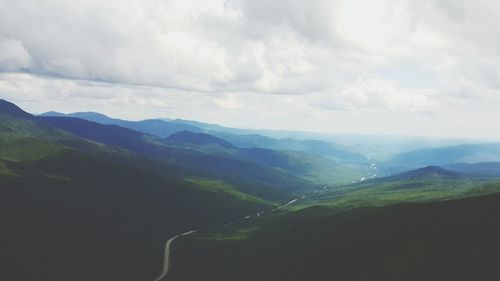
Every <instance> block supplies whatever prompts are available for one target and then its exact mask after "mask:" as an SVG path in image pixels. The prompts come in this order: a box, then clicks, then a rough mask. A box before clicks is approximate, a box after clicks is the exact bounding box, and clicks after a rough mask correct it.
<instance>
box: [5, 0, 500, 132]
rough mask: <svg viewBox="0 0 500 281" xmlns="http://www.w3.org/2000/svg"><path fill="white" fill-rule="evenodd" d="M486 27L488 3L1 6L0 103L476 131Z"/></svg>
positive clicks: (483, 88) (488, 88)
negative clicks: (376, 122)
mask: <svg viewBox="0 0 500 281" xmlns="http://www.w3.org/2000/svg"><path fill="white" fill-rule="evenodd" d="M496 26H500V3H498V1H488V0H479V1H474V2H472V1H462V0H457V1H438V0H424V1H416V0H398V1H396V0H372V1H362V0H349V1H347V0H344V1H327V0H311V1H307V2H305V1H299V0H273V1H266V0H225V1H224V0H207V1H194V0H185V1H171V0H164V1H156V0H141V1H139V0H122V1H95V0H86V1H62V0H49V1H43V2H41V1H35V0H16V1H13V0H0V72H2V73H3V74H0V95H2V96H4V97H8V98H11V99H14V100H17V101H20V102H25V103H26V105H27V106H29V107H31V108H32V109H33V110H39V111H43V108H42V106H41V105H38V106H34V105H35V104H36V101H45V103H46V105H49V104H51V105H52V106H58V107H59V108H60V109H66V110H69V111H74V110H71V109H70V105H74V104H75V103H74V101H75V100H79V101H80V102H79V105H81V106H86V107H88V108H86V109H87V110H91V109H93V108H92V107H96V106H97V107H98V106H102V107H103V108H104V104H115V105H116V107H111V108H114V109H113V112H108V113H109V114H119V115H120V114H122V115H123V114H124V113H122V111H120V110H119V108H120V107H119V106H120V105H121V106H123V107H124V108H125V107H127V105H128V104H129V103H130V104H135V105H136V106H137V107H138V108H137V109H136V110H135V111H134V112H136V116H132V117H134V118H141V117H146V116H148V117H152V116H151V114H153V113H155V114H177V115H179V114H182V115H183V117H186V118H197V117H199V118H204V119H208V120H209V121H219V122H220V121H222V122H223V123H226V124H228V123H231V125H244V126H250V127H259V126H260V127H262V126H273V127H281V126H283V127H285V128H290V129H310V130H317V131H328V132H330V133H334V132H348V131H355V130H354V129H351V128H356V130H358V128H359V127H373V124H372V122H373V121H370V120H379V121H382V120H391V119H392V118H393V117H394V120H392V121H391V122H390V123H389V124H384V125H378V126H377V127H376V128H375V129H373V132H374V133H408V130H407V129H406V128H407V127H408V124H403V122H413V124H414V125H415V128H414V130H415V131H414V133H417V134H438V135H460V136H467V135H470V134H480V135H482V136H486V135H487V134H488V133H489V132H491V129H488V126H491V125H493V124H492V123H494V122H497V121H487V120H484V119H483V118H489V119H491V118H493V119H495V118H496V119H500V118H498V117H500V116H499V115H498V114H497V113H496V112H498V106H500V93H499V89H500V64H499V63H498V58H499V57H500V36H498V32H497V31H496V28H495V27H496ZM196 107H197V108H196ZM269 107H271V108H274V109H275V110H274V112H275V115H272V114H269V113H268V112H264V110H267V109H268V108H269ZM151 108H163V109H164V110H163V111H157V110H154V109H151ZM277 108H280V109H283V111H282V112H281V110H276V109H277ZM474 108H476V109H480V110H479V111H481V112H480V113H479V112H477V111H475V110H472V109H474ZM46 109H49V108H48V106H47V108H46ZM81 109H83V108H78V109H77V108H75V110H81ZM487 110H489V111H487ZM201 112H205V113H203V114H202V113H201ZM457 112H458V114H459V115H461V120H462V121H460V122H458V121H453V120H455V119H456V118H454V117H457V116H454V114H457ZM198 113H199V114H198ZM188 114H191V115H190V116H185V115H188ZM485 114H486V115H485ZM256 115H259V116H258V117H256ZM261 116H265V117H266V118H268V119H270V121H268V122H263V124H262V123H260V121H259V120H260V119H264V118H261ZM353 116H354V117H353ZM356 116H360V117H359V118H357V117H356ZM162 117H172V116H162ZM281 118H286V120H287V121H282V120H281ZM333 119H334V120H335V122H345V123H347V125H339V124H336V125H333V126H332V125H331V123H332V122H331V120H333ZM368 119H369V120H368ZM228 120H230V121H228ZM423 120H430V121H429V122H428V123H425V122H424V121H423ZM423 122H424V123H423ZM446 122H450V123H449V124H448V125H447V123H446ZM464 122H465V123H464ZM479 122H482V123H485V122H486V123H487V122H489V123H487V125H488V126H487V125H481V126H479V127H480V129H478V128H477V126H474V125H473V124H476V123H479ZM429 123H430V124H439V125H440V126H441V125H442V126H445V127H446V128H444V129H443V128H441V129H439V128H434V127H435V126H437V125H432V126H430V127H429ZM308 124H309V125H308ZM310 124H315V125H310ZM317 124H322V125H317ZM410 133H411V132H410Z"/></svg>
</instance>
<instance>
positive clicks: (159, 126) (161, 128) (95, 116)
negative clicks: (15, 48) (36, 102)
mask: <svg viewBox="0 0 500 281" xmlns="http://www.w3.org/2000/svg"><path fill="white" fill-rule="evenodd" d="M42 116H56V117H62V116H65V117H76V118H81V119H85V120H88V121H92V122H96V123H100V124H104V125H118V126H121V127H124V128H128V129H132V130H136V131H140V132H143V133H147V134H151V135H155V136H158V137H160V138H166V137H168V136H170V135H172V134H175V133H178V132H182V131H191V132H202V131H203V130H202V129H200V128H198V127H194V126H191V125H187V124H180V123H175V122H169V121H165V120H159V119H148V120H141V121H128V120H122V119H115V118H110V117H108V116H106V115H104V114H100V113H96V112H76V113H70V114H64V113H58V112H53V111H51V112H46V113H44V114H42Z"/></svg>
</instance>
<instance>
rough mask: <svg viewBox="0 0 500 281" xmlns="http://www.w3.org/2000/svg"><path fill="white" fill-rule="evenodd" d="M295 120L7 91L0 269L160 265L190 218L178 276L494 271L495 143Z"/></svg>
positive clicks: (95, 273)
mask: <svg viewBox="0 0 500 281" xmlns="http://www.w3.org/2000/svg"><path fill="white" fill-rule="evenodd" d="M260 133H263V134H260ZM287 134H289V135H287ZM291 135H292V136H293V135H294V134H292V133H291V132H282V134H279V133H278V132H276V131H274V132H269V131H262V132H261V131H258V130H257V131H256V130H244V129H233V128H227V127H223V126H219V125H216V124H207V123H202V122H196V121H187V120H170V119H150V120H143V121H127V120H121V119H114V118H110V117H107V116H105V115H102V114H99V113H93V112H86V113H74V114H61V113H57V112H48V113H45V114H42V115H40V116H35V115H32V114H30V113H27V112H25V111H23V110H22V109H21V108H19V107H18V106H16V105H15V104H13V103H10V102H8V101H5V100H0V221H2V223H3V228H2V232H0V240H1V241H8V243H6V244H5V245H2V253H1V254H0V264H2V265H3V267H2V268H3V269H2V272H0V279H5V280H52V281H54V280H55V281H57V280H77V281H78V280H82V281H83V280H131V281H132V280H154V278H155V277H156V276H159V275H160V274H161V269H162V265H163V262H164V261H165V260H164V259H166V256H165V255H166V247H165V243H166V241H167V240H168V239H169V238H172V237H179V236H178V235H179V234H180V233H186V232H188V231H190V230H197V231H196V232H189V233H190V234H189V235H183V236H182V237H179V239H176V240H175V243H173V244H172V246H171V247H172V248H171V249H169V250H170V251H171V252H170V254H171V255H173V259H172V260H171V264H172V268H171V271H170V272H168V274H167V275H166V278H168V280H204V279H208V280H280V279H282V278H286V280H306V279H311V278H312V280H330V279H331V278H334V279H341V280H363V279H369V280H400V279H404V280H421V279H429V278H430V279H432V278H431V277H436V276H438V277H439V278H440V279H442V280H446V279H447V278H453V279H454V280H458V279H460V278H462V277H463V278H465V279H467V278H471V276H473V274H476V275H475V277H478V278H479V277H485V276H486V274H488V273H492V272H493V271H492V267H491V265H492V264H491V262H490V261H494V260H496V259H497V258H498V256H497V254H496V253H498V251H496V249H497V245H498V243H496V237H497V234H499V233H500V231H499V229H500V221H498V220H497V219H496V216H495V212H497V211H498V210H497V209H498V207H497V206H498V193H499V192H500V185H499V182H500V179H499V178H498V177H499V176H500V168H499V167H500V164H499V163H500V145H499V144H496V143H462V144H453V145H451V146H443V147H429V148H423V149H422V148H421V147H420V146H415V149H407V150H405V151H400V152H401V153H395V154H393V155H391V156H389V157H382V158H383V159H382V158H377V157H375V156H374V155H372V154H369V153H368V154H367V153H365V152H366V151H365V152H362V151H363V150H357V149H355V147H356V146H357V145H354V144H353V145H352V146H350V145H346V144H345V142H344V143H343V144H342V145H340V144H338V143H334V142H332V141H329V140H328V139H327V138H321V139H308V138H307V136H309V137H310V136H314V135H311V134H307V133H304V134H303V135H301V134H299V135H300V136H306V138H290V137H283V138H279V137H276V136H291ZM295 135H296V136H297V134H295ZM389 143H391V144H389V146H390V145H392V142H391V141H389ZM408 143H410V142H407V140H405V142H404V145H402V146H405V147H406V145H407V144H408ZM371 144H373V143H371ZM371 144H370V140H369V141H368V142H367V145H366V147H370V145H371ZM387 151H389V150H387ZM474 229H476V230H477V231H476V232H475V231H473V230H474ZM474 241H480V242H476V243H475V244H474ZM438 263H439V264H440V265H442V266H437V265H436V264H438ZM454 265H460V268H459V269H457V270H456V271H454V272H451V271H450V270H451V268H452V267H453V266H454ZM480 279H484V278H480ZM164 280H166V279H164ZM469 280H470V279H469Z"/></svg>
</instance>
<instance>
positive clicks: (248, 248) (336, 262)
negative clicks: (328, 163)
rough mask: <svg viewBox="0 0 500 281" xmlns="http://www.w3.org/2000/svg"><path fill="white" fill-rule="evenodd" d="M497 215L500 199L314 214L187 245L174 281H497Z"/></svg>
mask: <svg viewBox="0 0 500 281" xmlns="http://www.w3.org/2000/svg"><path fill="white" fill-rule="evenodd" d="M498 214H500V195H499V194H494V195H489V196H483V197H476V198H468V199H460V200H452V201H445V202H435V203H424V204H402V205H396V206H390V207H379V208H375V207H370V208H361V209H354V210H349V211H341V212H338V211H334V210H332V209H329V208H324V207H311V208H307V209H304V210H302V211H298V212H294V213H290V214H288V215H284V216H282V217H281V218H279V219H272V220H271V219H269V221H268V222H266V223H261V224H260V225H259V224H257V225H253V226H252V225H247V226H240V227H239V228H238V229H236V230H231V231H229V232H224V231H222V230H220V232H219V235H220V236H214V234H210V235H209V234H205V235H203V234H199V235H198V237H187V238H184V239H183V240H181V241H179V243H178V244H177V245H176V247H174V255H175V257H176V259H175V260H174V264H173V270H172V274H171V276H170V278H171V279H170V280H288V281H295V280H297V281H299V280H345V281H349V280H415V281H417V280H497V279H498V274H499V273H498V266H497V261H498V260H499V259H500V242H499V241H498V237H499V235H500V216H499V215H498ZM255 227H257V230H254V229H255ZM245 229H246V231H247V232H248V233H249V234H248V235H247V236H246V237H245V235H241V234H242V233H245ZM252 229H253V230H252ZM226 231H227V230H226ZM235 233H240V236H243V238H242V237H238V235H236V236H235ZM211 237H212V238H211ZM213 237H219V238H218V239H214V238H213ZM193 268H196V270H192V269H193Z"/></svg>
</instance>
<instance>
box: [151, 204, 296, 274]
mask: <svg viewBox="0 0 500 281" xmlns="http://www.w3.org/2000/svg"><path fill="white" fill-rule="evenodd" d="M297 200H299V199H298V198H296V199H293V200H291V201H290V202H287V203H285V204H282V205H280V206H278V207H276V208H274V209H271V212H272V211H275V210H278V209H281V208H284V207H286V206H288V205H291V204H293V203H295V202H296V201H297ZM261 213H264V211H259V212H257V213H255V214H251V215H248V216H246V217H242V218H240V219H237V220H234V221H232V222H230V223H227V224H225V225H224V226H226V225H230V224H233V223H235V222H237V221H239V220H242V219H247V218H250V217H251V216H253V215H257V217H260V214H261ZM197 231H199V229H196V230H190V231H186V232H184V233H181V234H177V235H175V236H174V237H172V238H170V239H168V240H167V242H166V243H165V256H164V258H163V271H162V272H161V274H160V275H159V276H158V277H156V278H155V279H153V280H152V281H161V280H162V279H163V278H165V276H166V275H167V273H168V271H169V269H170V247H171V246H172V243H173V242H174V241H175V239H177V238H179V237H182V236H186V235H190V234H193V233H195V232H197Z"/></svg>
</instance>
